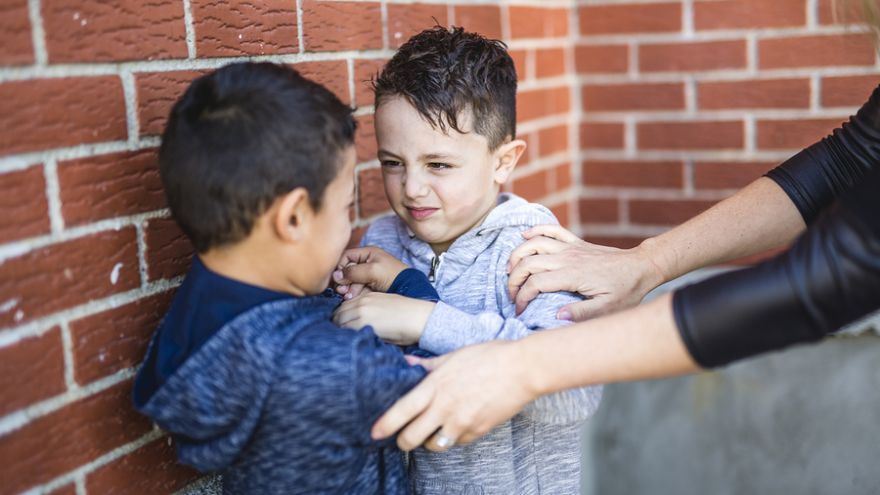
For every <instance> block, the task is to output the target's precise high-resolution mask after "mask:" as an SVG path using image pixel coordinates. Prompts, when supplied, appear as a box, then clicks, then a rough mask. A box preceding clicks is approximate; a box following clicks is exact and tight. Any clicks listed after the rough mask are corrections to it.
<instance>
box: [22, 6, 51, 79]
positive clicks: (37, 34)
mask: <svg viewBox="0 0 880 495" xmlns="http://www.w3.org/2000/svg"><path fill="white" fill-rule="evenodd" d="M27 5H28V18H29V19H30V21H31V43H33V45H34V62H35V63H36V64H37V65H38V66H45V65H46V64H47V63H49V53H48V50H47V49H46V32H45V31H44V30H43V14H42V12H40V0H28V3H27Z"/></svg>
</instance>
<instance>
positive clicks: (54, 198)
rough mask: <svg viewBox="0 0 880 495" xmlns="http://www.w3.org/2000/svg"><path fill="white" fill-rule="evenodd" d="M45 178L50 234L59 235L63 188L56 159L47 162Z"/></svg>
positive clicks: (44, 167)
mask: <svg viewBox="0 0 880 495" xmlns="http://www.w3.org/2000/svg"><path fill="white" fill-rule="evenodd" d="M43 176H44V177H45V179H46V205H47V207H48V209H49V226H50V232H51V234H54V235H58V234H60V233H61V231H63V230H64V215H63V214H62V213H61V187H60V185H59V184H58V162H57V161H56V160H55V159H53V158H47V159H46V160H45V162H44V163H43ZM0 249H2V248H0ZM0 261H2V258H0Z"/></svg>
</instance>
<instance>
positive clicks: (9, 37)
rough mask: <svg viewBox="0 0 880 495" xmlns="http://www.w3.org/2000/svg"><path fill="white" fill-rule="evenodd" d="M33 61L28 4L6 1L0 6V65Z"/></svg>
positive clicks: (25, 1)
mask: <svg viewBox="0 0 880 495" xmlns="http://www.w3.org/2000/svg"><path fill="white" fill-rule="evenodd" d="M33 61H34V48H33V45H32V43H31V21H30V19H29V17H28V2H27V0H7V1H5V2H3V3H2V4H0V65H23V64H30V63H33Z"/></svg>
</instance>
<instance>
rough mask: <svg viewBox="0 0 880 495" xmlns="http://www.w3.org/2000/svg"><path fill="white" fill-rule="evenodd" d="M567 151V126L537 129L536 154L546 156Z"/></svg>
mask: <svg viewBox="0 0 880 495" xmlns="http://www.w3.org/2000/svg"><path fill="white" fill-rule="evenodd" d="M564 151H568V126H567V125H559V126H556V127H550V128H546V129H541V130H540V131H538V154H539V155H540V156H548V155H552V154H554V153H561V152H564Z"/></svg>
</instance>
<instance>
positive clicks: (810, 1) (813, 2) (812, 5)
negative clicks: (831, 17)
mask: <svg viewBox="0 0 880 495" xmlns="http://www.w3.org/2000/svg"><path fill="white" fill-rule="evenodd" d="M806 9H807V16H806V17H807V28H808V29H815V28H816V27H817V26H818V25H819V0H807V2H806Z"/></svg>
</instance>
